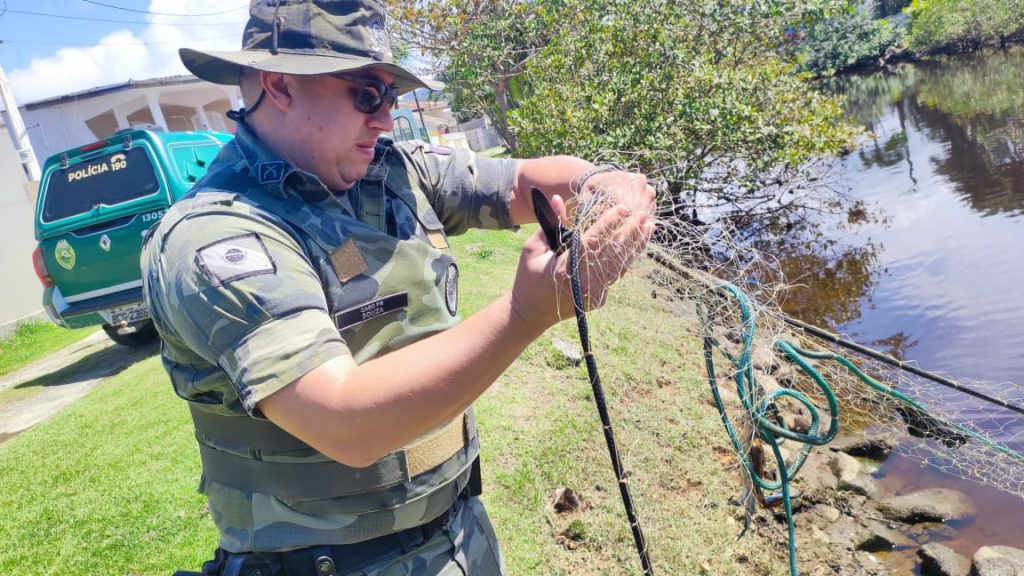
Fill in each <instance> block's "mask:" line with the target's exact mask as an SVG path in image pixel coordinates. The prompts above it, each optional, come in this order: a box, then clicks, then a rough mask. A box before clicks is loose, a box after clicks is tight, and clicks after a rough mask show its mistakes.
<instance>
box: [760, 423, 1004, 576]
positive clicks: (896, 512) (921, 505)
mask: <svg viewBox="0 0 1024 576" xmlns="http://www.w3.org/2000/svg"><path fill="white" fill-rule="evenodd" d="M894 446H895V444H894V441H893V440H892V439H889V438H867V439H862V440H858V441H855V442H843V441H842V440H840V441H837V442H836V447H834V448H832V449H831V450H829V449H817V450H814V451H812V453H811V455H810V456H809V458H808V460H807V463H806V464H805V465H804V467H803V468H802V469H801V471H800V474H799V475H798V476H797V478H796V479H795V480H794V482H793V488H794V489H795V490H796V491H797V492H799V494H800V496H799V498H797V499H796V500H794V510H795V521H796V545H797V558H798V565H799V567H800V572H801V574H810V575H823V574H843V575H844V576H873V575H881V574H901V573H910V572H911V571H912V570H915V569H916V570H919V571H920V574H922V576H968V575H970V576H1024V550H1022V549H1018V548H1015V547H1011V546H982V547H980V548H978V550H977V551H976V552H975V553H974V555H973V558H971V559H968V558H966V557H964V556H962V555H960V554H958V553H956V552H955V551H953V550H952V549H950V548H948V547H946V546H943V545H942V544H941V543H940V542H939V541H940V540H945V539H949V538H950V537H951V536H952V535H954V534H955V531H954V528H952V527H951V526H950V525H949V524H947V522H950V521H954V523H956V522H969V521H971V520H972V519H973V518H974V516H975V514H976V512H975V507H974V505H973V503H972V502H971V500H970V498H968V497H967V496H966V495H965V494H962V493H960V492H957V491H955V490H948V489H940V488H932V489H926V490H920V491H915V492H908V493H903V494H885V493H883V492H881V491H880V490H879V489H878V488H877V486H876V483H875V481H874V478H873V477H872V475H871V471H872V470H873V469H874V468H875V464H874V463H873V462H872V461H871V460H870V459H865V458H864V457H866V456H868V457H871V459H873V460H876V461H877V460H883V459H884V458H885V457H887V456H888V454H889V453H890V452H891V451H892V449H893V447H894ZM853 454H856V455H858V456H859V457H854V456H853ZM772 512H773V514H770V515H766V514H762V515H759V516H758V518H759V519H760V520H761V523H760V528H761V533H762V534H765V535H767V538H768V539H769V540H771V541H772V542H773V545H776V546H778V547H779V550H785V549H786V548H785V547H786V545H787V542H788V536H787V531H786V525H785V514H784V511H783V510H782V509H781V508H778V509H774V510H773V511H772ZM879 553H884V554H885V557H884V558H881V557H880V556H881V555H880V554H879Z"/></svg>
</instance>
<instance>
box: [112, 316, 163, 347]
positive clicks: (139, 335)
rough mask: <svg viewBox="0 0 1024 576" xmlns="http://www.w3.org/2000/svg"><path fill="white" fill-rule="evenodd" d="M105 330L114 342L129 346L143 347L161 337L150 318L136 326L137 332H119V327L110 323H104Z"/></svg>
mask: <svg viewBox="0 0 1024 576" xmlns="http://www.w3.org/2000/svg"><path fill="white" fill-rule="evenodd" d="M103 331H104V332H106V333H107V336H110V339H111V340H113V341H114V342H116V343H118V344H120V345H121V346H127V347H129V348H141V347H143V346H145V345H147V344H151V343H153V342H156V341H157V338H158V337H159V336H158V334H157V333H156V328H155V327H154V326H153V322H152V321H150V320H146V321H144V322H141V323H139V324H137V325H136V326H135V332H129V333H127V334H118V333H117V328H114V327H113V326H111V325H110V324H104V325H103Z"/></svg>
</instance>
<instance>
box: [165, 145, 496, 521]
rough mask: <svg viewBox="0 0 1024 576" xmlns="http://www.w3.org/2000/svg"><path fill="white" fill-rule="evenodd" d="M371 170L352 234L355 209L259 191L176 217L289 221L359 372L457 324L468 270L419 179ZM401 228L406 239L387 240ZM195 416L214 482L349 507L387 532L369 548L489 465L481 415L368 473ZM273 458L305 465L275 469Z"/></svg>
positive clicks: (324, 199)
mask: <svg viewBox="0 0 1024 576" xmlns="http://www.w3.org/2000/svg"><path fill="white" fill-rule="evenodd" d="M402 161H403V160H401V159H400V158H393V159H392V162H393V163H397V162H402ZM397 167H398V168H401V167H402V166H401V165H398V166H397ZM371 168H372V169H371V171H370V173H369V174H368V175H367V177H366V178H365V179H364V180H363V181H362V182H361V183H360V185H359V187H360V189H359V198H358V202H354V203H353V204H355V205H357V206H358V208H357V209H356V212H357V214H356V216H358V218H352V217H351V215H350V217H349V218H346V219H345V220H344V222H343V223H339V221H338V215H339V212H338V210H340V209H345V208H348V207H345V206H344V205H343V203H341V202H340V201H339V200H338V199H336V198H333V197H331V196H330V195H329V194H327V193H326V191H325V192H324V195H323V196H320V197H317V198H312V199H310V198H305V199H300V198H298V197H296V196H295V195H289V196H287V197H282V196H279V195H276V194H274V193H272V192H270V191H267V190H266V189H264V188H263V187H262V186H259V185H258V183H256V182H253V183H252V185H251V186H249V187H248V188H249V189H248V190H247V192H246V193H245V194H234V193H226V192H214V191H208V192H199V193H197V194H196V196H195V198H194V199H193V200H192V205H191V206H190V207H189V210H188V212H187V213H176V212H177V211H174V210H172V211H171V212H170V213H169V214H168V216H169V217H173V218H178V219H181V218H184V217H185V216H186V215H188V214H195V213H197V212H200V213H206V212H217V211H220V210H230V205H231V204H233V203H235V202H244V203H245V204H247V205H249V206H250V207H254V208H255V209H256V210H257V211H264V212H266V213H268V215H272V217H269V218H268V220H270V221H271V222H275V223H277V224H279V225H280V224H282V223H281V222H280V220H283V221H284V224H285V225H284V226H282V229H284V230H285V232H287V233H289V234H290V235H291V236H292V237H293V238H294V239H295V240H296V241H297V242H298V244H299V245H300V246H301V247H302V249H303V251H304V253H305V255H306V256H307V257H308V259H309V262H310V263H311V264H312V266H313V267H314V268H315V270H316V272H317V274H318V275H319V277H320V281H321V285H322V286H323V288H324V294H325V295H326V298H327V303H328V308H329V312H330V314H331V317H332V318H333V319H334V321H335V325H336V327H337V328H338V329H339V333H340V335H341V337H342V338H343V339H344V340H345V342H346V344H347V345H348V347H349V349H350V350H351V351H352V354H353V358H354V359H355V360H356V362H358V363H361V362H363V361H366V360H369V359H371V358H373V357H376V356H378V355H380V354H383V353H386V352H388V351H390V350H394V349H397V348H401V347H403V346H405V345H407V344H410V343H412V342H415V341H416V340H419V339H421V338H424V337H427V336H429V335H431V334H434V333H437V332H439V331H442V330H444V329H447V328H449V327H451V326H453V325H454V324H455V323H456V322H457V321H458V319H457V278H458V269H457V267H456V265H455V260H454V258H453V257H452V256H451V254H450V253H449V251H448V242H447V237H446V236H445V233H444V230H443V226H442V224H441V222H440V221H439V219H438V217H437V215H436V213H435V212H434V210H433V208H432V207H431V206H430V204H429V202H428V201H427V198H426V197H425V196H424V195H423V194H422V193H418V192H415V191H414V185H413V184H412V183H411V182H410V181H409V180H408V176H407V174H410V173H411V172H409V171H407V170H401V169H396V170H389V169H388V167H387V165H385V164H383V163H380V164H375V165H373V166H372V167H371ZM409 170H411V167H409ZM236 176H237V175H236ZM311 211H312V215H313V216H314V217H310V215H311ZM391 225H394V226H395V227H396V230H397V232H398V235H397V237H396V236H391V235H389V234H387V233H386V232H387V228H388V226H391ZM167 229H170V228H167ZM190 408H191V411H192V417H193V421H194V423H195V428H196V439H197V440H198V442H199V448H200V455H201V458H202V463H203V475H204V477H205V479H206V480H211V481H214V482H217V483H220V484H223V485H226V486H229V487H232V488H235V489H239V490H243V491H246V492H258V493H263V494H271V495H274V496H277V497H281V498H303V499H320V498H341V500H339V501H334V502H332V505H331V506H332V510H334V511H336V512H344V513H353V514H373V513H378V514H379V515H380V517H381V520H380V522H376V521H375V522H374V523H373V524H375V525H376V526H377V532H376V533H374V534H367V535H366V536H367V537H373V536H378V535H380V532H381V528H380V527H381V525H384V528H383V531H384V532H387V531H388V530H389V529H388V528H387V526H388V525H390V524H393V521H392V520H391V519H392V516H391V515H390V511H391V510H393V509H395V508H396V507H399V506H402V505H405V504H409V503H412V502H414V501H417V500H419V501H421V502H422V503H423V504H422V506H423V507H424V508H423V510H422V511H421V513H422V514H423V521H424V522H426V521H429V520H430V519H432V518H433V517H434V516H437V515H439V514H440V513H442V512H444V511H445V510H447V509H448V508H449V507H450V506H451V505H452V504H453V503H454V501H455V498H456V497H457V496H458V494H459V493H461V492H462V491H463V489H464V488H465V487H466V485H467V483H468V482H469V481H470V475H471V472H472V467H473V464H474V462H475V461H476V459H477V456H478V454H479V440H478V437H477V429H476V422H475V418H474V415H473V410H472V408H470V409H469V410H467V411H466V412H465V413H464V414H463V415H462V416H460V417H458V418H456V419H455V420H453V421H451V422H449V423H448V424H446V425H444V426H441V427H440V428H438V429H435V430H434V431H432V432H430V433H428V434H427V435H425V436H423V437H421V438H419V439H417V440H416V441H414V442H413V443H411V444H410V445H408V446H406V447H404V448H402V449H399V450H396V451H394V452H392V453H390V454H387V455H386V456H384V457H383V458H381V459H380V460H378V461H377V462H375V463H374V464H372V465H370V466H368V467H366V468H352V467H349V466H345V465H342V464H340V463H338V462H336V461H333V460H331V459H329V458H327V457H326V456H324V455H322V454H319V453H318V452H316V451H315V450H314V449H313V448H311V447H310V446H309V445H307V444H305V443H304V442H302V441H301V440H299V439H298V438H295V437H294V436H292V435H290V434H288V433H287V432H285V431H284V430H282V429H281V428H279V427H277V426H276V425H274V424H273V423H272V422H270V421H268V420H265V419H260V418H254V417H249V416H244V415H226V414H224V413H222V412H218V411H216V408H219V405H218V406H216V407H207V406H204V405H202V404H198V403H195V402H190ZM211 408H212V410H211ZM267 453H273V454H274V456H276V457H280V456H281V455H282V454H284V455H292V454H294V455H295V456H296V458H295V460H294V461H281V459H280V458H275V459H274V461H267V460H265V459H263V458H262V456H263V455H265V454H267ZM403 528H405V527H404V526H394V527H393V528H391V529H390V531H398V530H401V529H403Z"/></svg>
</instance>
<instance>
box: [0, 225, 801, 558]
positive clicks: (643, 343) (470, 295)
mask: <svg viewBox="0 0 1024 576" xmlns="http://www.w3.org/2000/svg"><path fill="white" fill-rule="evenodd" d="M525 233H526V232H523V233H520V234H519V235H514V234H508V233H501V234H495V233H470V234H467V235H465V236H463V237H460V238H456V239H454V249H455V251H456V254H457V256H458V257H459V262H460V267H461V270H460V272H461V274H460V277H461V278H462V280H461V284H462V285H461V288H462V290H461V294H460V307H461V309H462V313H463V314H464V315H466V314H469V313H471V312H472V311H473V310H476V309H479V308H480V307H481V306H483V305H484V304H485V303H486V302H488V301H490V300H491V299H492V298H493V297H495V296H496V295H498V294H500V293H501V292H502V291H504V290H506V289H507V288H508V287H509V286H510V285H511V280H512V277H513V275H514V272H515V266H516V262H517V260H518V254H519V248H520V246H521V244H522V242H523V240H524V239H525ZM639 268H640V269H639V270H637V273H636V274H634V275H633V276H631V277H628V278H626V279H625V280H624V281H623V283H622V284H621V285H620V286H618V287H617V290H616V291H615V293H614V294H613V298H612V301H611V302H610V303H609V306H607V307H606V308H605V309H603V310H601V311H599V312H597V313H594V314H592V315H591V322H590V324H591V340H592V342H593V344H594V349H595V355H596V357H597V359H598V362H599V363H600V368H601V373H602V377H603V379H604V381H605V392H606V396H607V400H608V404H609V408H610V411H611V417H612V422H613V425H614V427H615V431H616V437H617V440H618V443H619V446H620V451H621V454H622V458H623V460H624V462H625V465H626V467H627V470H628V473H629V481H630V484H631V486H632V489H633V492H634V494H633V498H634V500H635V502H636V506H637V509H638V512H639V514H640V517H641V523H642V525H643V528H644V531H645V533H646V535H647V538H648V541H649V543H650V546H651V548H652V559H653V561H654V563H655V568H656V571H657V572H658V573H659V574H721V575H733V574H743V575H747V574H783V573H785V572H786V568H785V566H784V563H783V559H782V558H780V557H778V556H776V553H777V552H780V551H781V550H773V549H772V548H771V547H765V546H763V544H762V543H761V542H760V541H759V540H758V539H757V538H756V537H752V536H747V537H746V538H744V539H742V540H739V541H737V540H736V535H737V533H738V531H739V527H738V525H737V524H736V523H735V521H734V520H733V518H732V517H733V515H734V514H736V513H737V510H736V509H735V508H734V507H732V506H730V505H729V504H728V500H729V498H731V497H734V496H736V495H737V494H738V493H739V477H738V474H739V473H738V471H737V470H736V469H735V468H728V469H727V468H724V467H723V464H727V465H728V464H732V463H734V460H730V457H729V456H730V455H731V452H730V449H729V448H728V447H727V439H726V437H725V434H724V432H723V431H722V430H721V424H720V423H719V420H718V415H717V413H716V412H715V410H714V408H713V407H712V406H711V405H710V402H709V401H708V397H709V393H708V392H707V390H706V384H705V383H704V381H703V378H702V369H701V353H700V348H699V345H698V344H697V343H696V342H694V341H692V340H691V339H689V337H687V336H685V335H684V330H682V329H681V328H679V323H680V322H682V321H683V320H681V319H680V318H679V317H678V316H675V315H672V314H667V313H665V312H664V311H663V310H662V308H661V306H662V305H663V303H662V302H660V301H659V300H655V299H652V298H651V289H650V284H649V282H647V281H646V280H645V279H644V276H643V267H642V266H640V267H639ZM566 305H567V306H571V303H566ZM556 338H558V339H561V340H564V341H566V342H577V340H576V338H577V336H576V334H575V327H574V324H572V323H569V322H567V323H563V324H562V325H560V326H558V327H556V328H554V329H552V330H551V331H549V333H548V334H546V335H545V336H543V337H542V338H541V339H540V340H539V341H538V342H536V343H535V344H534V345H533V346H531V347H530V348H529V349H528V350H527V351H526V352H525V354H524V355H523V356H522V357H521V358H520V360H519V361H517V362H516V363H515V364H514V365H513V366H512V368H511V369H509V370H508V372H507V373H506V374H505V375H504V376H502V377H501V378H500V379H499V381H498V382H497V383H496V384H495V385H494V386H493V387H492V388H491V389H490V390H489V391H488V392H487V393H486V394H485V395H484V396H483V397H482V398H481V399H480V400H479V401H478V402H477V415H478V419H479V424H480V429H481V441H482V455H483V456H482V457H483V461H482V466H483V473H484V492H485V493H484V496H483V498H484V500H485V502H486V503H487V506H488V509H489V510H490V513H491V517H492V519H493V521H494V523H495V527H496V530H497V532H498V537H499V539H500V540H501V542H502V546H503V550H504V554H505V558H506V562H507V564H508V568H509V573H510V574H515V575H519V574H584V575H586V574H594V575H597V574H601V575H604V574H639V573H640V565H639V560H638V559H637V557H636V552H635V550H634V548H633V541H632V537H631V534H630V530H629V526H628V525H627V523H626V520H625V514H624V513H623V511H622V504H621V502H620V501H619V495H618V489H617V488H616V483H615V478H614V476H613V474H612V471H611V465H610V463H609V460H608V454H607V451H606V448H605V443H604V437H603V434H602V432H601V426H600V421H599V419H598V416H597V412H596V410H595V408H594V405H593V400H592V398H591V392H590V385H589V382H588V380H587V377H586V371H585V368H583V367H582V366H578V367H574V366H572V365H571V364H569V363H568V362H567V361H565V360H564V359H563V358H562V356H561V355H560V354H559V353H557V352H555V351H554V349H553V347H552V342H553V340H554V339H556ZM198 480H199V457H198V453H197V450H196V447H195V440H194V438H193V437H192V427H191V422H190V419H189V416H188V409H187V407H186V405H185V403H184V402H182V401H181V400H180V399H178V398H177V397H176V396H175V395H174V393H173V391H172V390H171V386H170V384H169V383H168V381H167V376H166V375H165V373H164V372H163V369H162V368H161V366H160V362H159V359H158V358H155V357H153V358H149V359H147V360H145V361H144V362H141V363H139V364H136V365H135V366H133V367H131V368H129V369H127V370H125V371H124V372H122V373H121V374H119V375H118V376H116V377H114V378H111V379H110V380H108V381H107V382H105V383H103V384H101V385H99V386H98V387H97V388H96V389H94V390H93V391H92V392H91V393H90V394H89V395H88V396H87V397H85V398H84V399H83V400H81V401H79V402H78V403H76V404H75V405H73V406H72V407H71V408H69V409H68V410H66V411H64V412H63V413H61V414H59V415H58V416H57V417H55V418H54V419H52V420H50V421H49V422H47V423H45V424H42V425H39V426H37V427H35V428H33V429H31V430H29V431H27V432H25V433H23V434H21V435H20V436H18V437H16V438H14V439H12V440H10V441H8V442H7V443H5V444H2V445H0V482H2V490H0V509H2V510H4V514H3V518H2V519H0V542H3V546H0V574H40V573H63V572H66V571H70V572H73V573H75V574H117V575H142V574H146V575H149V574H152V575H162V576H167V575H169V574H170V573H172V572H173V571H174V570H175V569H192V570H196V569H198V568H199V566H200V564H201V562H202V561H203V560H204V559H205V558H206V557H207V556H208V555H209V554H210V553H211V552H212V550H213V548H214V547H215V544H216V532H215V530H214V528H213V524H212V522H211V520H210V518H209V515H208V513H207V512H206V511H205V508H204V498H203V496H202V495H200V494H198V493H197V492H196V485H197V483H198ZM560 487H569V488H572V489H573V490H574V491H576V492H577V493H578V494H579V495H580V497H581V499H582V501H583V507H582V509H580V510H579V511H576V512H570V513H567V514H556V513H555V512H554V510H553V509H552V508H551V506H550V497H551V495H552V493H553V492H554V491H555V490H556V489H558V488H560Z"/></svg>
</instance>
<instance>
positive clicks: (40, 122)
mask: <svg viewBox="0 0 1024 576" xmlns="http://www.w3.org/2000/svg"><path fill="white" fill-rule="evenodd" d="M240 103H241V94H240V92H239V90H238V87H237V86H222V85H219V84H210V83H209V82H204V81H202V80H200V79H198V78H196V77H195V76H171V77H167V78H153V79H151V80H129V81H128V82H124V83H121V84H112V85H110V86H101V87H99V88H93V89H91V90H84V91H82V92H76V93H74V94H68V95H65V96H57V97H55V98H48V99H46V100H40V101H38V102H32V103H29V104H25V105H22V106H20V107H19V108H20V109H21V114H22V118H23V119H24V121H25V127H26V129H27V130H28V135H29V138H30V139H31V140H32V146H33V147H34V148H35V150H36V157H38V158H39V163H40V164H42V163H43V162H45V160H46V159H47V158H49V157H50V156H52V155H53V154H56V153H58V152H61V151H63V150H66V149H68V148H74V147H76V146H81V145H83V144H87V143H89V142H92V141H94V140H98V139H101V138H104V137H106V136H109V135H111V134H113V133H114V132H117V131H118V130H123V129H126V128H138V127H157V128H159V129H162V130H166V131H181V130H207V129H208V130H220V131H225V132H232V131H234V128H235V123H234V122H232V121H231V120H229V119H227V118H226V117H225V116H224V112H226V111H227V110H230V109H232V108H237V107H238V106H240Z"/></svg>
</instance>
